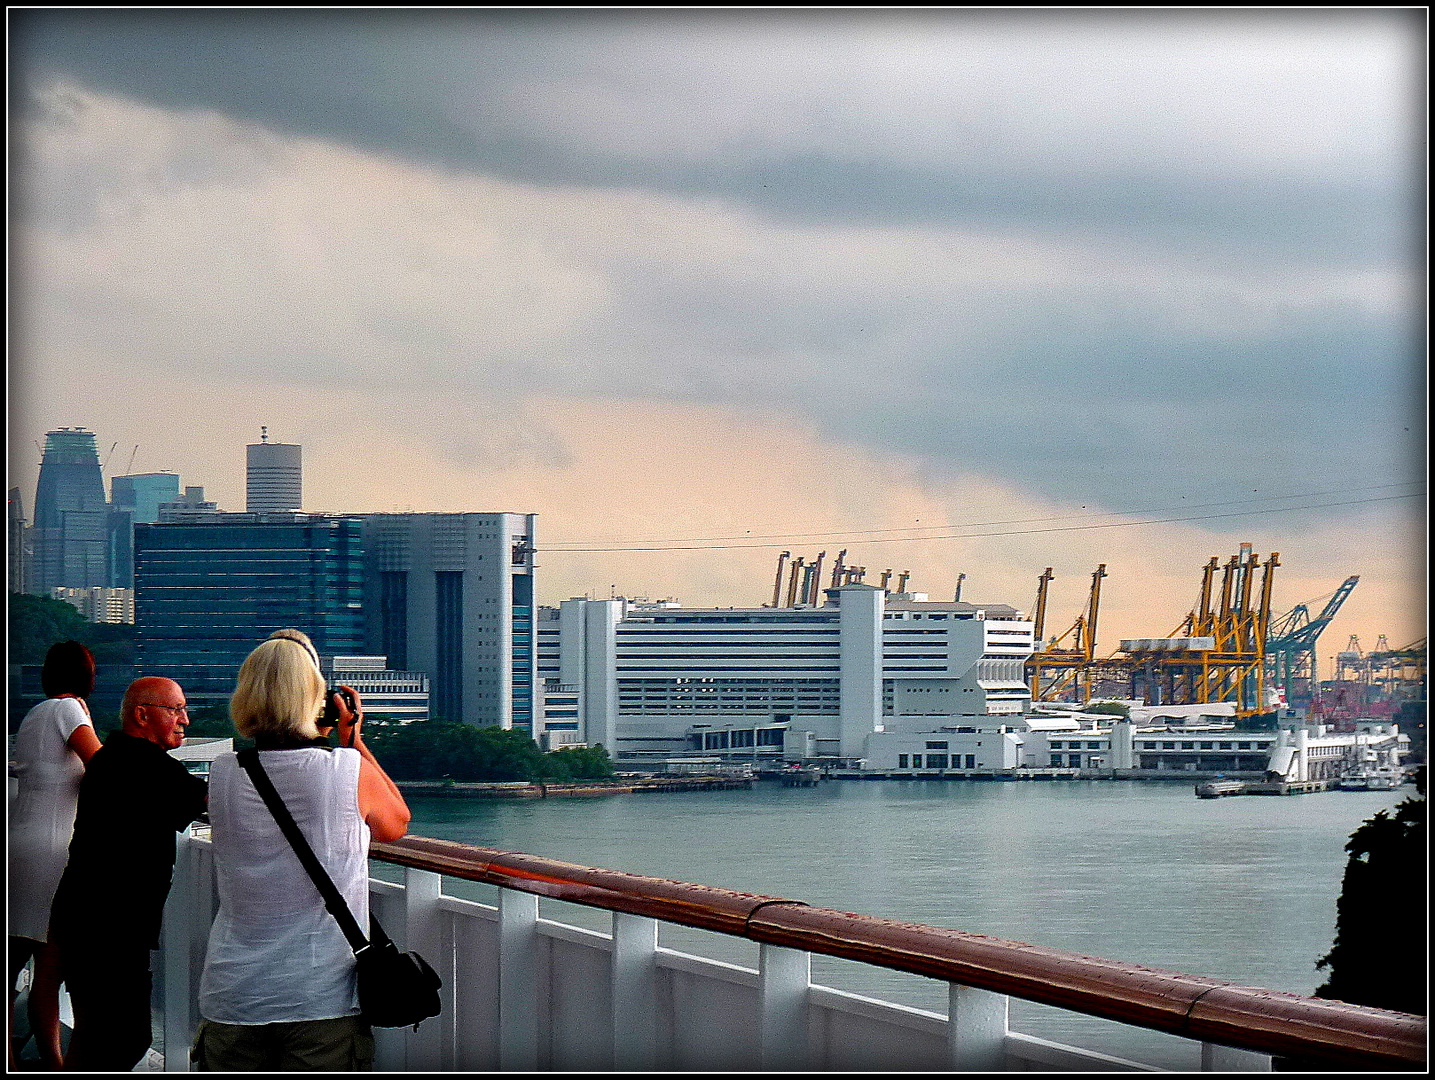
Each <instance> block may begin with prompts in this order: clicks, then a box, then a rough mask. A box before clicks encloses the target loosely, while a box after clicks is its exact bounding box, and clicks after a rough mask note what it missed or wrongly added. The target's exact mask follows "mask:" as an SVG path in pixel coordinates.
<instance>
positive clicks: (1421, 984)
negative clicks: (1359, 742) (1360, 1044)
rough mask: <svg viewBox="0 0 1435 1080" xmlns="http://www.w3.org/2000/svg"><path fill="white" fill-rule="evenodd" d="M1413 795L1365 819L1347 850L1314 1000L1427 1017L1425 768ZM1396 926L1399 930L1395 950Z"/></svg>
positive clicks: (1352, 836)
mask: <svg viewBox="0 0 1435 1080" xmlns="http://www.w3.org/2000/svg"><path fill="white" fill-rule="evenodd" d="M1416 791H1417V795H1416V796H1411V797H1408V798H1405V799H1402V800H1401V801H1400V802H1399V803H1398V804H1397V805H1396V807H1395V814H1394V816H1393V817H1392V816H1391V815H1389V814H1388V813H1386V811H1384V810H1381V811H1378V812H1377V813H1376V814H1375V815H1374V816H1373V817H1370V818H1367V819H1366V821H1365V823H1364V824H1362V825H1361V826H1360V827H1359V828H1358V829H1356V830H1355V832H1353V833H1351V835H1350V840H1349V842H1348V843H1347V844H1346V845H1345V850H1346V851H1347V852H1349V853H1350V858H1349V859H1348V860H1347V862H1346V864H1345V877H1344V880H1343V881H1342V882H1341V887H1340V899H1339V900H1338V901H1337V903H1336V922H1335V942H1334V944H1333V945H1332V946H1331V950H1330V952H1328V953H1326V954H1325V956H1323V957H1321V958H1320V959H1319V960H1318V961H1316V967H1317V968H1320V969H1324V970H1327V971H1328V972H1329V975H1328V978H1327V979H1326V981H1325V983H1324V984H1323V985H1322V986H1321V987H1320V988H1319V989H1318V990H1316V992H1315V994H1316V997H1323V998H1334V999H1336V1000H1338V1001H1348V1002H1350V1003H1351V1004H1353V1005H1369V1006H1372V1007H1374V1008H1377V1009H1393V1010H1395V1011H1396V1012H1406V1013H1415V1014H1417V1015H1419V1016H1424V1015H1425V1012H1426V1008H1427V993H1428V990H1427V983H1426V978H1427V972H1426V968H1425V963H1426V960H1427V953H1426V943H1427V940H1428V934H1429V931H1428V929H1427V927H1426V922H1425V897H1426V887H1427V881H1426V876H1425V870H1426V859H1427V853H1426V849H1425V770H1424V768H1423V767H1422V768H1421V769H1419V770H1418V771H1417V772H1416ZM1412 913H1413V916H1414V917H1413V918H1411V917H1410V916H1411V915H1412ZM1392 924H1398V925H1399V927H1400V931H1399V932H1400V939H1399V942H1398V945H1397V944H1396V943H1395V941H1394V939H1392V937H1391V930H1392Z"/></svg>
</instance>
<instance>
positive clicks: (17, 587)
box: [5, 488, 31, 593]
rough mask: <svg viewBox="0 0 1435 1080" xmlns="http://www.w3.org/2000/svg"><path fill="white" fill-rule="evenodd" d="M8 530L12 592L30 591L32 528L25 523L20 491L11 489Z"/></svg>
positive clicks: (23, 505) (7, 547)
mask: <svg viewBox="0 0 1435 1080" xmlns="http://www.w3.org/2000/svg"><path fill="white" fill-rule="evenodd" d="M6 510H7V518H8V521H7V522H6V524H7V525H8V528H7V529H6V533H5V543H6V554H7V555H9V557H10V558H9V573H8V575H7V577H8V579H9V583H10V591H11V592H13V593H25V592H29V591H30V559H31V551H30V526H29V524H28V523H27V522H26V521H25V504H24V503H23V502H22V501H21V499H20V489H19V488H11V489H10V498H9V501H8V502H7V504H6Z"/></svg>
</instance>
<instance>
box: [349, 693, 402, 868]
mask: <svg viewBox="0 0 1435 1080" xmlns="http://www.w3.org/2000/svg"><path fill="white" fill-rule="evenodd" d="M344 689H346V690H348V691H349V693H350V694H353V698H354V712H352V713H350V712H349V711H348V710H347V709H340V712H339V724H338V731H339V745H340V746H348V747H352V748H353V749H355V750H357V751H358V752H359V815H360V816H361V817H362V818H363V819H364V821H365V822H366V823H367V824H368V826H369V833H370V835H371V836H372V837H373V839H375V840H378V841H380V842H382V841H385V840H397V839H399V838H400V837H402V836H403V835H404V834H405V833H407V832H408V831H409V816H410V815H409V807H408V803H406V802H404V797H403V795H402V794H400V792H399V789H398V785H396V784H395V783H394V782H393V781H392V780H391V779H389V774H388V773H386V772H384V769H383V766H381V765H380V764H379V761H378V759H377V758H376V757H374V753H373V751H372V750H370V749H369V748H368V747H367V746H365V745H364V739H363V736H362V735H361V734H360V728H362V726H363V723H364V710H363V706H362V705H361V704H360V703H359V695H358V694H357V693H355V692H354V691H353V690H352V689H350V688H349V687H344ZM340 700H341V701H342V698H341V699H340Z"/></svg>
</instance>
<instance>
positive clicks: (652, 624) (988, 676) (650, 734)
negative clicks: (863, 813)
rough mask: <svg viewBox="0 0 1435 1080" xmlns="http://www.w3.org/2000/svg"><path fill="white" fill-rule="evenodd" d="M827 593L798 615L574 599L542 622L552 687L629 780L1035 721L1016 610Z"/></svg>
mask: <svg viewBox="0 0 1435 1080" xmlns="http://www.w3.org/2000/svg"><path fill="white" fill-rule="evenodd" d="M825 595H826V602H825V603H824V604H822V605H821V606H808V605H801V606H797V607H791V608H770V607H759V608H692V609H689V608H683V607H681V606H680V605H678V604H676V603H674V602H672V601H660V602H657V603H647V602H637V601H630V600H625V599H613V600H588V599H581V598H580V599H573V600H566V601H564V602H563V603H562V605H560V606H559V607H558V608H546V609H543V611H541V612H540V615H539V620H538V651H539V661H538V667H539V672H538V674H539V678H540V679H542V680H543V681H544V682H545V683H547V684H548V685H550V686H555V687H559V686H561V687H564V688H568V692H570V693H573V694H575V696H576V697H577V699H578V701H577V705H576V709H574V711H576V713H577V716H576V717H575V718H573V720H574V721H576V725H575V726H576V730H577V731H578V732H579V733H580V734H581V740H582V741H583V742H586V743H588V744H594V743H602V744H603V745H604V746H605V747H607V748H608V749H609V750H610V752H612V753H613V754H614V757H615V760H617V761H618V762H619V764H620V765H622V764H627V765H629V766H630V767H633V766H639V765H642V764H644V763H649V762H658V761H661V760H663V759H666V758H669V757H673V756H680V755H685V754H690V753H692V752H693V751H704V752H708V751H717V752H719V753H724V754H731V753H732V752H735V751H747V752H748V753H750V754H751V756H752V757H754V758H761V757H769V756H770V757H775V758H782V757H787V758H814V757H815V758H829V759H833V760H840V761H844V762H851V763H856V762H858V761H862V760H865V759H866V758H867V757H868V756H869V755H870V754H872V753H874V752H876V751H878V750H880V749H883V748H885V746H886V745H887V744H888V743H891V744H892V745H893V746H896V745H897V742H895V741H894V740H898V741H900V740H903V739H905V738H907V737H908V736H909V735H910V736H911V737H912V738H917V737H918V736H920V735H922V733H924V732H927V731H932V730H938V729H941V728H952V727H956V726H966V727H973V729H975V725H976V723H977V718H980V719H981V721H982V722H983V723H986V722H990V721H991V720H993V718H1001V717H1004V718H1007V720H1008V721H1009V722H1011V723H1013V724H1015V723H1016V722H1017V720H1018V718H1019V717H1021V715H1022V714H1023V713H1025V712H1026V711H1027V709H1028V707H1029V705H1030V703H1031V695H1030V689H1029V687H1028V686H1027V684H1026V681H1025V678H1024V676H1023V664H1024V662H1025V660H1026V658H1027V657H1028V656H1029V655H1030V654H1031V652H1032V648H1033V640H1032V623H1031V622H1030V621H1029V620H1027V619H1025V618H1024V617H1023V615H1022V613H1021V612H1019V611H1017V610H1016V609H1015V608H1011V607H1008V606H1006V605H1004V604H988V605H979V604H968V603H935V602H929V601H927V600H926V598H925V597H923V596H922V595H921V594H908V593H896V594H888V593H886V592H885V591H884V590H882V589H879V588H876V587H874V586H871V585H861V584H854V585H845V586H841V587H838V588H834V589H828V590H827V591H826V594H825ZM565 704H566V702H565ZM953 718H968V720H969V721H970V722H968V723H965V724H962V725H958V724H956V723H955V722H954V720H953ZM998 726H1001V725H1000V724H999V725H998ZM568 737H570V738H571V736H568ZM874 739H875V741H874ZM926 741H927V740H926V739H925V738H922V739H921V742H922V743H925V742H926ZM934 741H939V740H934Z"/></svg>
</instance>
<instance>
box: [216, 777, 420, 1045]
mask: <svg viewBox="0 0 1435 1080" xmlns="http://www.w3.org/2000/svg"><path fill="white" fill-rule="evenodd" d="M235 756H236V757H238V758H239V764H240V765H242V766H243V767H244V771H245V772H247V773H248V774H249V779H250V780H252V781H253V782H254V787H255V790H257V791H258V792H259V795H260V798H262V799H263V800H264V805H265V806H267V807H269V812H270V813H271V814H273V815H274V820H275V821H276V822H278V824H279V829H280V831H281V832H283V833H284V836H285V837H286V838H287V839H288V841H289V844H290V846H291V847H293V849H294V854H295V855H297V856H299V861H300V862H301V863H303V864H304V869H305V870H307V871H309V877H311V878H312V879H313V881H314V885H315V887H316V888H317V889H318V890H319V895H321V896H322V897H323V898H324V906H325V907H326V908H328V909H329V912H330V914H332V915H333V916H334V918H335V919H337V920H338V923H339V928H340V929H341V930H343V932H344V937H346V938H347V939H348V941H349V947H350V948H352V949H353V950H354V959H355V961H356V962H357V964H358V983H359V1012H360V1013H361V1014H362V1015H363V1018H364V1019H365V1020H366V1021H367V1022H368V1023H370V1024H372V1025H373V1026H375V1027H408V1026H409V1025H410V1024H412V1025H413V1027H414V1030H415V1031H417V1030H418V1026H419V1024H421V1023H423V1021H425V1020H427V1019H428V1018H429V1017H430V1016H437V1015H438V1014H439V1008H440V1004H439V996H438V992H439V987H440V986H442V985H443V983H442V981H441V980H440V979H439V977H438V974H437V972H435V971H434V969H433V968H431V967H430V966H429V964H428V961H426V960H425V959H424V958H423V957H422V956H420V955H419V954H418V953H416V952H407V953H401V952H399V950H398V946H396V945H395V944H394V943H393V942H392V941H391V940H390V939H389V935H388V934H386V933H384V928H383V927H382V926H380V925H379V921H378V920H377V919H375V918H373V917H372V916H371V917H370V918H369V937H368V938H365V937H364V934H363V931H361V930H360V929H359V923H358V920H356V919H355V918H354V914H353V912H351V911H350V910H349V905H348V904H347V903H346V902H345V901H344V897H343V896H342V895H341V894H340V893H339V890H338V889H337V888H335V886H334V882H333V880H332V879H331V878H330V877H329V873H328V871H327V870H325V869H324V865H323V863H321V862H320V861H319V860H318V858H317V857H316V856H315V855H314V851H313V849H312V848H311V847H310V846H309V841H308V840H306V839H304V834H303V833H302V832H300V831H299V826H298V825H296V824H294V817H293V815H291V814H290V813H289V808H288V807H287V806H285V805H284V800H283V799H281V798H280V797H279V792H277V791H275V790H274V784H273V782H272V781H271V780H270V779H269V775H268V774H267V773H266V772H265V771H264V766H263V765H261V764H260V762H259V752H258V751H257V750H241V751H239V753H238V754H236V755H235Z"/></svg>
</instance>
